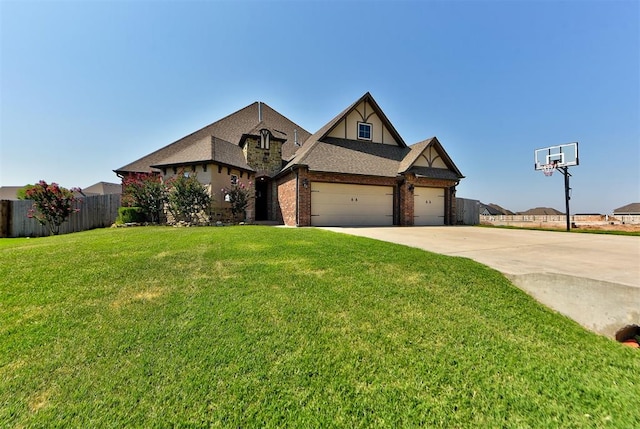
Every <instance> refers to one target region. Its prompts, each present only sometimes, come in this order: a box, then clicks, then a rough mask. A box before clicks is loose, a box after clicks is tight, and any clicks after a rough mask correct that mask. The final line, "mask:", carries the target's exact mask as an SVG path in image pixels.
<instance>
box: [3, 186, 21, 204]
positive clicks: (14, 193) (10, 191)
mask: <svg viewBox="0 0 640 429" xmlns="http://www.w3.org/2000/svg"><path fill="white" fill-rule="evenodd" d="M22 188H24V186H0V200H14V201H15V200H17V199H18V191H19V190H20V189H22Z"/></svg>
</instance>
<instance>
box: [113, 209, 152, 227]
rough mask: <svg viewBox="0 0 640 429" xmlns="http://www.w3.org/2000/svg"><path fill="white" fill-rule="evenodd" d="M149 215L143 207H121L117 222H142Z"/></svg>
mask: <svg viewBox="0 0 640 429" xmlns="http://www.w3.org/2000/svg"><path fill="white" fill-rule="evenodd" d="M146 219H147V217H146V215H145V213H144V210H142V208H141V207H120V208H119V209H118V219H116V223H142V222H144V221H146Z"/></svg>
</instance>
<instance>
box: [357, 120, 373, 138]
mask: <svg viewBox="0 0 640 429" xmlns="http://www.w3.org/2000/svg"><path fill="white" fill-rule="evenodd" d="M358 139H360V140H371V124H368V123H366V122H358Z"/></svg>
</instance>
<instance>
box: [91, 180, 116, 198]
mask: <svg viewBox="0 0 640 429" xmlns="http://www.w3.org/2000/svg"><path fill="white" fill-rule="evenodd" d="M82 193H83V194H85V195H89V194H96V195H109V194H121V193H122V185H120V184H118V183H109V182H98V183H95V184H93V185H91V186H88V187H86V188H84V189H83V190H82Z"/></svg>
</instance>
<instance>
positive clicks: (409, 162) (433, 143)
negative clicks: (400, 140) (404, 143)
mask: <svg viewBox="0 0 640 429" xmlns="http://www.w3.org/2000/svg"><path fill="white" fill-rule="evenodd" d="M428 148H433V149H434V150H435V151H436V152H437V153H438V155H439V156H440V158H441V159H442V161H443V162H444V164H445V165H446V166H447V168H448V170H445V169H442V168H430V167H414V166H413V164H414V163H415V162H416V160H417V159H418V157H419V156H420V155H422V154H423V153H424V152H425V151H426V150H427V149H428ZM406 172H413V173H415V174H416V175H418V176H425V177H433V178H434V179H451V180H456V179H462V178H464V176H463V175H462V173H461V172H460V170H459V169H458V167H457V166H456V164H455V163H454V162H453V160H452V159H451V157H449V154H447V151H445V150H444V147H442V144H441V143H440V141H439V140H438V138H437V137H431V138H430V139H427V140H423V141H421V142H418V143H416V144H414V145H412V146H411V152H409V154H408V155H407V156H406V157H405V158H404V159H403V160H402V162H401V163H400V167H399V168H398V173H406ZM444 172H448V173H446V174H445V173H444ZM438 176H440V177H438Z"/></svg>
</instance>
